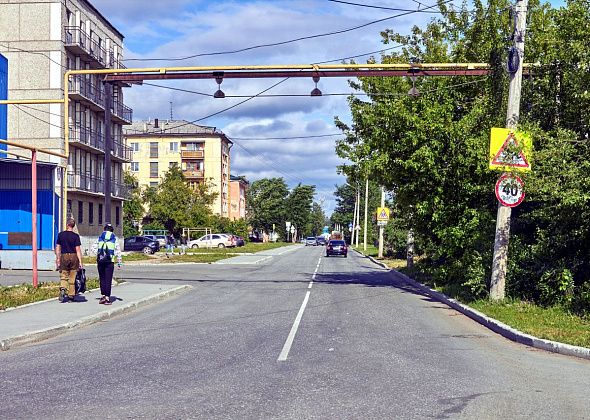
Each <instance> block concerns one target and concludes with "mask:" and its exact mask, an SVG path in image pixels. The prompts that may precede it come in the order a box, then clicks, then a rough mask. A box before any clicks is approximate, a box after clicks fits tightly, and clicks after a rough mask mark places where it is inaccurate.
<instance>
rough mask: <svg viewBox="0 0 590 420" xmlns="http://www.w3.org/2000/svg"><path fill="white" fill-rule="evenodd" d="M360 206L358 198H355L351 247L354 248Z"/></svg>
mask: <svg viewBox="0 0 590 420" xmlns="http://www.w3.org/2000/svg"><path fill="white" fill-rule="evenodd" d="M358 205H359V202H358V200H357V196H356V195H355V197H354V210H353V212H352V232H350V246H354V233H355V232H356V209H357V207H358Z"/></svg>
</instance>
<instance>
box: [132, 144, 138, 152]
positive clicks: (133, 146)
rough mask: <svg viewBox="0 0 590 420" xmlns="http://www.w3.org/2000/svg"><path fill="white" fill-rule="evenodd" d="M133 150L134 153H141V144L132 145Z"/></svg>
mask: <svg viewBox="0 0 590 420" xmlns="http://www.w3.org/2000/svg"><path fill="white" fill-rule="evenodd" d="M131 149H132V150H133V151H134V152H139V143H131Z"/></svg>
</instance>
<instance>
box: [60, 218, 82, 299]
mask: <svg viewBox="0 0 590 420" xmlns="http://www.w3.org/2000/svg"><path fill="white" fill-rule="evenodd" d="M75 226H76V221H75V220H74V219H68V220H67V221H66V230H64V231H63V232H60V233H59V234H58V235H57V241H56V243H55V267H56V268H57V269H58V270H59V278H60V285H59V301H60V302H67V301H68V300H70V301H72V302H73V301H74V298H75V297H76V289H75V286H74V284H75V281H76V274H77V273H78V270H79V269H81V268H84V264H83V263H82V250H81V249H80V246H81V245H82V244H81V243H80V235H78V234H77V233H76V232H74V227H75Z"/></svg>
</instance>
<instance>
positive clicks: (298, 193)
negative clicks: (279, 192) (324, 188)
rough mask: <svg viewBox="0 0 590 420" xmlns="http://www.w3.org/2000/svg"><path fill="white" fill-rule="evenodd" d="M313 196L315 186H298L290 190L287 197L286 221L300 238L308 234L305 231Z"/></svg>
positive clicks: (309, 217)
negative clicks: (293, 227) (292, 226)
mask: <svg viewBox="0 0 590 420" xmlns="http://www.w3.org/2000/svg"><path fill="white" fill-rule="evenodd" d="M314 194H315V186H313V185H301V184H299V185H297V186H296V187H295V188H293V189H292V190H291V192H290V193H289V196H288V197H287V201H286V205H287V207H286V217H287V218H286V221H289V222H291V223H292V225H294V226H295V228H296V229H297V233H298V235H299V236H300V237H301V236H302V235H304V234H306V233H308V232H305V230H306V228H307V226H308V223H309V221H310V219H311V210H312V204H313V196H314Z"/></svg>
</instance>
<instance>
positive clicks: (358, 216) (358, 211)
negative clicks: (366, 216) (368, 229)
mask: <svg viewBox="0 0 590 420" xmlns="http://www.w3.org/2000/svg"><path fill="white" fill-rule="evenodd" d="M356 201H357V203H359V204H358V206H356V228H355V229H356V236H355V239H356V247H357V249H358V247H359V233H361V226H360V222H361V189H360V186H359V188H358V189H357V190H356Z"/></svg>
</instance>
